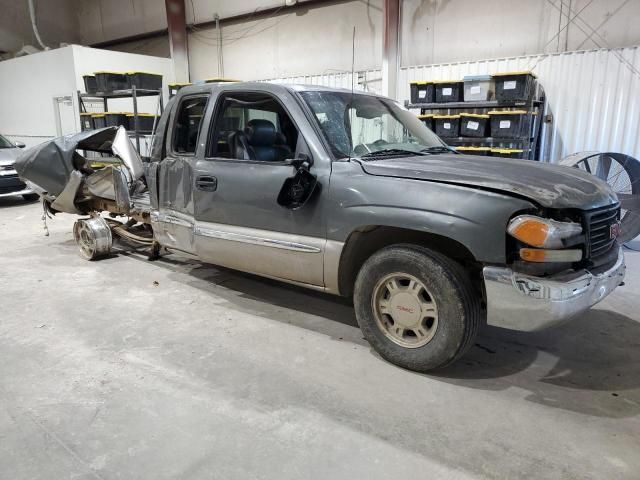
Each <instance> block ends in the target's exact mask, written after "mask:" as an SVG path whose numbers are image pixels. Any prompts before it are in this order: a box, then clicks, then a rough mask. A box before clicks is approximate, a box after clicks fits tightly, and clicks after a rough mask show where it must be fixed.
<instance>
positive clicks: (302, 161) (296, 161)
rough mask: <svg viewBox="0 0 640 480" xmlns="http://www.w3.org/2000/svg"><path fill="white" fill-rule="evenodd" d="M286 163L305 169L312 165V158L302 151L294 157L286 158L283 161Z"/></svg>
mask: <svg viewBox="0 0 640 480" xmlns="http://www.w3.org/2000/svg"><path fill="white" fill-rule="evenodd" d="M284 162H285V163H286V164H287V165H292V166H293V167H295V168H297V169H298V170H300V169H301V168H303V169H305V170H309V169H310V168H311V166H312V165H313V158H311V157H310V156H308V155H305V154H304V153H301V154H300V155H299V156H298V157H296V158H288V159H286V160H285V161H284Z"/></svg>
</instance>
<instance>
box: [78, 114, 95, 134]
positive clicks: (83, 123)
mask: <svg viewBox="0 0 640 480" xmlns="http://www.w3.org/2000/svg"><path fill="white" fill-rule="evenodd" d="M92 115H93V114H92V113H85V112H82V113H81V114H80V127H81V128H82V131H83V132H84V131H85V130H93V129H94V128H95V127H94V126H93V116H92Z"/></svg>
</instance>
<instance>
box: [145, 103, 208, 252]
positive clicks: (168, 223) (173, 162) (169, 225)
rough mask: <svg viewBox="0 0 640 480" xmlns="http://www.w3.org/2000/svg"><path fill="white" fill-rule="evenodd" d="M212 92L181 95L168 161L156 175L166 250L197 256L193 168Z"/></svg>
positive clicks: (158, 229)
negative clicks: (194, 233)
mask: <svg viewBox="0 0 640 480" xmlns="http://www.w3.org/2000/svg"><path fill="white" fill-rule="evenodd" d="M209 97H210V92H207V91H205V92H202V93H193V94H188V95H183V96H179V97H178V98H177V99H176V104H175V105H174V106H173V108H172V111H171V116H170V117H169V119H168V121H169V125H168V128H166V130H165V139H164V141H165V143H164V152H163V153H164V158H163V159H162V161H161V162H160V165H159V167H158V170H159V172H158V174H157V175H156V176H155V178H157V182H158V188H157V192H158V199H157V201H158V215H157V219H156V222H154V231H155V235H156V237H157V238H158V239H159V241H160V243H161V244H162V245H164V246H166V247H169V248H173V249H175V250H179V251H182V252H186V253H190V254H194V253H195V251H196V250H195V244H194V237H193V232H194V228H195V218H194V203H193V185H194V182H193V178H194V175H193V169H194V166H195V164H196V153H197V151H198V145H199V141H200V140H201V139H200V131H201V128H200V127H201V126H202V120H203V117H204V113H205V109H206V106H207V103H208V101H209Z"/></svg>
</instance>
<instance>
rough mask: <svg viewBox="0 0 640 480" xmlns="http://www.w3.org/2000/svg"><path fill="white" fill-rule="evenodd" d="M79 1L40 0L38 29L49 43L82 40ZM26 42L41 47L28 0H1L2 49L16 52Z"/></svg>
mask: <svg viewBox="0 0 640 480" xmlns="http://www.w3.org/2000/svg"><path fill="white" fill-rule="evenodd" d="M75 4H76V1H75V0H46V1H45V0H39V1H37V0H36V2H35V5H36V20H37V25H38V31H39V32H40V37H41V38H42V41H43V42H44V43H45V44H46V45H47V46H50V47H57V46H59V45H60V43H61V42H65V43H73V42H76V43H77V42H78V41H80V36H79V35H78V28H77V27H78V17H77V14H76V9H75ZM24 45H33V46H36V47H38V48H40V47H39V45H38V43H37V41H36V38H35V36H34V34H33V29H32V28H31V19H30V17H29V6H28V4H27V0H19V1H13V0H3V1H0V51H4V52H15V51H17V50H20V48H22V47H23V46H24Z"/></svg>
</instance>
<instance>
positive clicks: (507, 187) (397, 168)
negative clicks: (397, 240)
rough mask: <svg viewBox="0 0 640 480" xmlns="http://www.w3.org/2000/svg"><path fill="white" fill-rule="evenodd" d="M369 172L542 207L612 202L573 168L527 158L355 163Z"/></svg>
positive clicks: (606, 190) (604, 188) (600, 185)
mask: <svg viewBox="0 0 640 480" xmlns="http://www.w3.org/2000/svg"><path fill="white" fill-rule="evenodd" d="M361 164H362V168H363V170H364V171H365V172H366V173H368V174H371V175H381V176H387V177H400V178H413V179H418V180H428V181H432V182H443V183H452V184H458V185H468V186H471V187H480V188H487V189H491V190H496V191H500V192H505V193H511V194H515V195H519V196H521V197H526V198H528V199H530V200H533V201H534V202H536V203H538V204H539V205H541V206H543V207H552V208H580V209H584V210H588V209H592V208H598V207H603V206H606V205H610V204H612V203H615V202H617V201H618V199H617V197H616V195H615V193H614V192H613V190H611V188H610V187H609V185H607V184H606V183H605V182H603V181H602V180H600V179H598V178H597V177H595V176H593V175H591V174H589V173H587V172H585V171H582V170H579V169H577V168H570V167H563V166H558V165H550V164H547V163H540V162H536V161H532V160H514V159H510V158H497V157H496V158H492V157H479V156H473V155H456V154H439V155H428V156H415V157H407V158H387V159H383V160H369V161H361Z"/></svg>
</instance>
